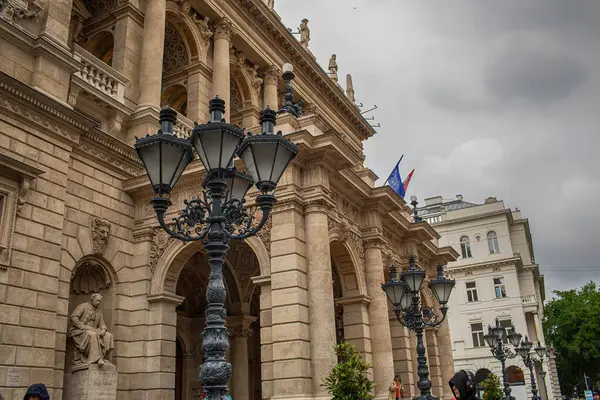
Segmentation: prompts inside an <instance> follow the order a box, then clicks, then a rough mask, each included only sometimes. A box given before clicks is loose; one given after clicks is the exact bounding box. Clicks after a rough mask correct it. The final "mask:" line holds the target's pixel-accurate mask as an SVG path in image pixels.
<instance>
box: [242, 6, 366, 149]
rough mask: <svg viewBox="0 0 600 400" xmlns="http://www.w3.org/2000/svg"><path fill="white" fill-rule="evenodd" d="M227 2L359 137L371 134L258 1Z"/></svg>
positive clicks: (335, 87) (339, 92)
mask: <svg viewBox="0 0 600 400" xmlns="http://www.w3.org/2000/svg"><path fill="white" fill-rule="evenodd" d="M231 3H232V4H233V5H234V6H235V7H236V8H237V9H238V11H239V12H240V13H241V14H242V15H245V16H248V17H250V18H251V20H250V21H249V22H250V23H251V24H252V25H253V28H254V30H255V31H256V32H264V35H265V37H266V38H267V39H268V40H271V41H272V42H273V43H276V44H277V45H276V48H278V49H281V50H283V52H284V57H283V58H284V59H287V60H289V61H290V62H291V63H292V64H294V67H295V71H296V73H297V75H304V76H305V77H306V84H312V85H313V86H314V87H315V89H316V90H315V92H316V93H322V94H324V95H325V96H324V97H326V101H327V102H329V103H330V104H331V107H332V108H335V109H338V110H340V111H341V112H342V113H343V115H344V116H345V117H346V118H348V120H349V121H348V122H349V123H348V125H349V126H352V127H354V128H356V129H357V131H358V132H357V133H359V136H360V137H361V139H362V140H364V139H367V138H369V137H371V136H373V135H374V134H375V130H374V129H373V127H371V125H370V124H369V123H368V121H366V120H365V119H364V118H363V117H362V115H361V114H360V111H359V109H358V108H357V107H356V105H355V104H354V103H352V102H351V101H350V100H349V99H348V98H347V97H346V95H345V93H344V92H343V91H342V90H340V88H339V86H338V85H337V84H336V83H334V82H332V81H331V79H330V78H329V77H328V76H327V74H326V73H325V71H323V69H322V68H321V67H320V66H319V64H318V63H317V62H316V61H315V59H314V58H313V57H312V56H311V54H310V53H309V52H307V51H306V49H304V48H303V47H302V45H300V43H299V42H298V40H296V38H294V37H293V35H291V34H290V33H289V32H288V31H287V29H286V27H285V26H284V25H283V24H282V23H281V22H280V21H279V20H278V19H277V17H276V16H275V15H274V14H273V12H271V10H269V8H268V7H267V5H266V4H265V3H264V2H263V1H262V0H233V1H231Z"/></svg>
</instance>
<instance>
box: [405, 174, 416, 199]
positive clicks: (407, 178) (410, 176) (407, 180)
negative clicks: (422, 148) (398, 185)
mask: <svg viewBox="0 0 600 400" xmlns="http://www.w3.org/2000/svg"><path fill="white" fill-rule="evenodd" d="M414 172H415V169H414V168H413V170H412V171H410V174H408V176H407V177H406V179H405V180H404V193H406V189H408V184H409V183H410V179H411V178H412V176H413V173H414Z"/></svg>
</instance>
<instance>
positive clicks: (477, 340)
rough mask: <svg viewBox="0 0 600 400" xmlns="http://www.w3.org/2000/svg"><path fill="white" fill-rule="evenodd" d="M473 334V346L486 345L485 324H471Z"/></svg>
mask: <svg viewBox="0 0 600 400" xmlns="http://www.w3.org/2000/svg"><path fill="white" fill-rule="evenodd" d="M471 336H473V347H484V346H485V341H484V340H483V324H482V323H477V324H471Z"/></svg>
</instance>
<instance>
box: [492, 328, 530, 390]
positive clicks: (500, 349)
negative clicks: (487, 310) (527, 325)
mask: <svg viewBox="0 0 600 400" xmlns="http://www.w3.org/2000/svg"><path fill="white" fill-rule="evenodd" d="M521 336H522V335H521V334H520V333H517V331H516V330H515V327H514V325H513V327H512V329H511V333H510V334H508V335H507V334H506V328H504V327H503V326H502V325H500V322H499V321H498V318H496V326H489V327H488V334H487V335H485V336H484V337H483V338H484V339H485V341H486V343H487V344H488V346H489V347H490V349H491V351H492V355H493V356H494V358H495V359H496V360H499V361H500V363H501V364H502V382H503V386H504V389H503V390H504V399H505V400H511V399H514V397H513V396H511V395H510V392H511V389H510V385H509V383H508V374H507V372H506V360H508V359H510V358H515V357H516V356H517V355H516V354H515V353H514V352H513V351H512V350H511V349H510V348H509V347H508V346H507V345H506V344H505V343H504V339H506V338H508V340H509V341H510V343H511V344H512V345H513V346H515V347H517V346H518V345H519V342H521Z"/></svg>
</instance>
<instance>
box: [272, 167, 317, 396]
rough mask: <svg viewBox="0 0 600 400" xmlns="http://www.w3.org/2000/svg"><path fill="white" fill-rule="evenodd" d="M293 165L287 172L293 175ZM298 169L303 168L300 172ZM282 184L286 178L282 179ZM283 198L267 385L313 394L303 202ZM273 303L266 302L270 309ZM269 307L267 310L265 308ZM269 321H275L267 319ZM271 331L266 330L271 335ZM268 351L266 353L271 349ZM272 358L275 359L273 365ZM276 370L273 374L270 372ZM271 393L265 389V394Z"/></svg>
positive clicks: (275, 234) (277, 213)
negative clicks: (270, 362) (270, 360)
mask: <svg viewBox="0 0 600 400" xmlns="http://www.w3.org/2000/svg"><path fill="white" fill-rule="evenodd" d="M294 169H295V167H294V166H293V165H292V166H290V167H288V170H290V171H286V173H285V174H284V176H283V179H282V181H284V180H285V179H286V175H291V174H293V173H294V172H295V171H294ZM296 173H297V172H296ZM280 184H281V183H280ZM285 200H287V201H284V199H281V198H280V199H279V204H278V205H277V206H275V208H274V210H273V214H272V215H273V228H272V230H271V306H272V307H271V317H272V318H271V323H272V326H271V332H272V336H271V340H270V342H271V343H272V352H271V354H269V351H268V350H269V347H270V344H269V343H268V339H269V338H264V339H263V338H261V340H262V341H263V344H262V349H261V353H262V352H264V353H263V354H261V357H263V356H264V357H265V358H264V359H263V360H262V362H263V369H262V371H263V376H262V379H263V382H265V380H266V382H265V383H263V389H265V386H266V388H269V386H270V385H269V384H268V379H272V387H273V395H272V396H271V398H272V399H282V400H283V399H289V398H290V397H295V398H296V399H312V394H311V392H312V383H311V368H310V333H309V317H308V288H307V273H306V256H305V254H306V251H305V237H306V235H305V227H304V216H303V207H302V204H301V202H300V200H298V199H295V198H289V197H288V198H287V199H285ZM263 300H266V299H265V298H263V295H262V294H261V324H262V322H263V319H262V318H263V317H264V316H268V314H269V313H268V312H264V311H262V310H263V304H262V302H263ZM267 306H268V304H265V309H266V308H267ZM265 311H266V310H265ZM266 322H267V323H268V322H269V321H266ZM267 333H268V330H265V331H261V335H262V334H267ZM265 353H266V354H265ZM269 357H272V360H273V362H272V364H271V365H269V363H268V361H269ZM265 372H270V373H271V374H272V377H270V376H269V375H267V374H265ZM269 397H270V396H269V395H268V393H266V392H263V398H264V399H267V398H269Z"/></svg>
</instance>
